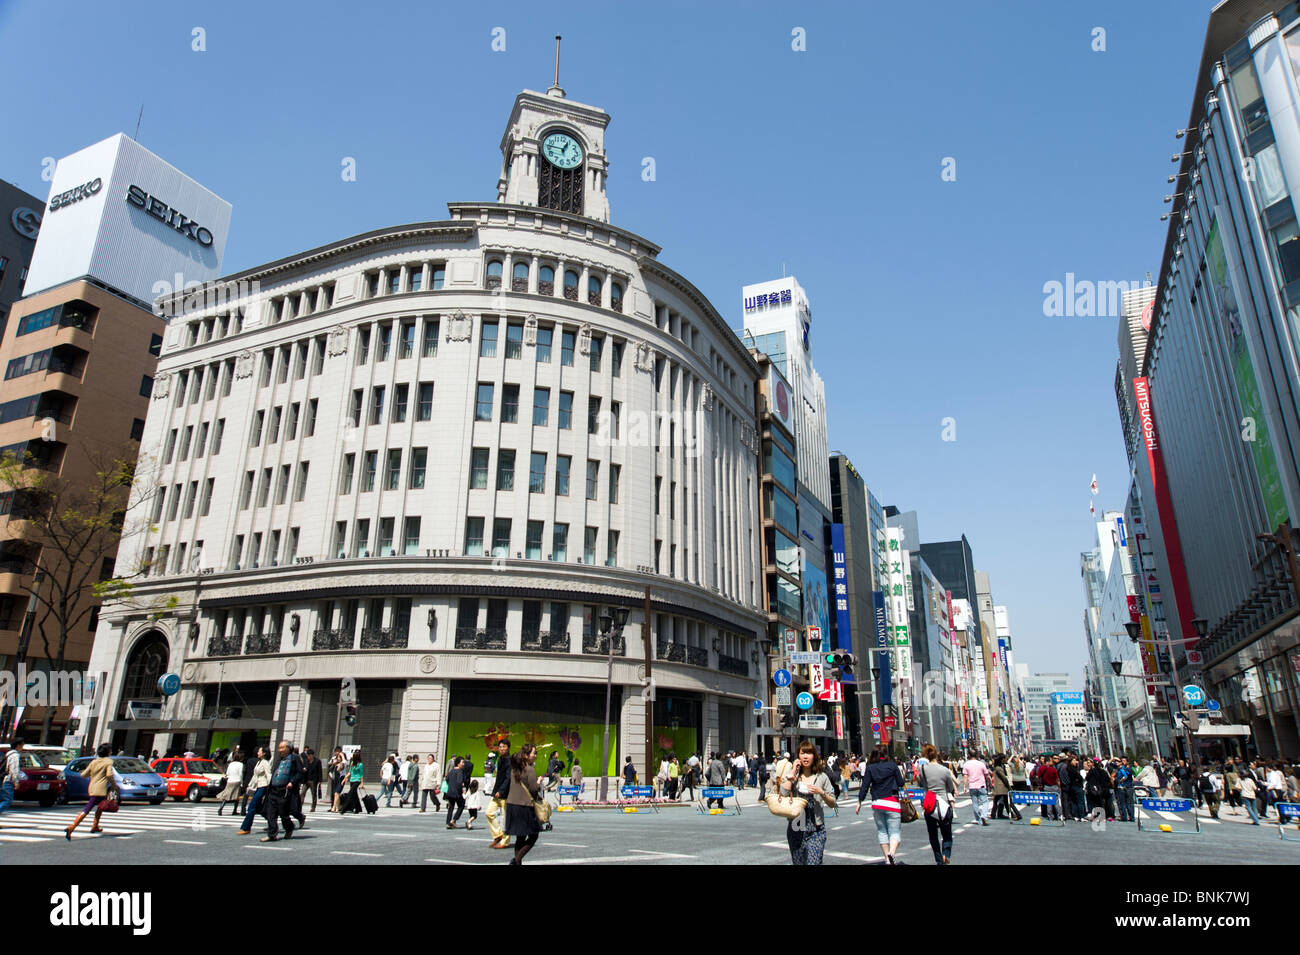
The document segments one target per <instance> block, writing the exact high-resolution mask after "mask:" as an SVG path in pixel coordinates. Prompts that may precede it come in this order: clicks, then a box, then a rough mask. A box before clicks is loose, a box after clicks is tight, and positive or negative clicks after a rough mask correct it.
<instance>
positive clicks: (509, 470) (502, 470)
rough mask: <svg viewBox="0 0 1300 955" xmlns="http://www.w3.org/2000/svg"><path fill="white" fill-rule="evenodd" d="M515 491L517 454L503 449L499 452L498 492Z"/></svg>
mask: <svg viewBox="0 0 1300 955" xmlns="http://www.w3.org/2000/svg"><path fill="white" fill-rule="evenodd" d="M514 489H515V452H514V451H510V450H507V449H505V448H502V449H501V450H499V451H498V452H497V490H498V491H513V490H514Z"/></svg>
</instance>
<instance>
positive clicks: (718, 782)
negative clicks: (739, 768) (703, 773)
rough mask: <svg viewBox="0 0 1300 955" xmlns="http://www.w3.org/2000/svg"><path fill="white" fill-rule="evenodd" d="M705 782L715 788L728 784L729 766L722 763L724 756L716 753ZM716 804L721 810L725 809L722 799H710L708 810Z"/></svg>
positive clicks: (710, 763) (710, 761)
mask: <svg viewBox="0 0 1300 955" xmlns="http://www.w3.org/2000/svg"><path fill="white" fill-rule="evenodd" d="M705 782H706V783H708V785H710V786H713V787H717V786H725V785H726V784H727V764H726V763H724V762H723V761H722V756H721V755H720V754H718V753H714V754H713V758H712V759H711V760H709V774H708V777H707V778H706V779H705ZM715 802H716V803H717V804H718V808H719V809H723V808H725V807H724V806H723V804H722V800H721V799H710V800H709V801H708V804H707V806H706V808H711V807H712V806H713V804H714V803H715Z"/></svg>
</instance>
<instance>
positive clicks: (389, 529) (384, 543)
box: [334, 517, 420, 560]
mask: <svg viewBox="0 0 1300 955" xmlns="http://www.w3.org/2000/svg"><path fill="white" fill-rule="evenodd" d="M401 526H402V536H401V537H400V538H397V539H396V543H394V536H393V535H394V533H395V532H396V529H397V518H395V517H381V518H379V520H377V521H375V522H374V536H373V537H372V536H371V521H370V519H369V518H364V517H363V518H361V519H359V520H358V521H357V522H356V524H355V529H354V532H353V535H352V549H351V551H349V550H348V548H347V533H348V522H347V521H336V522H335V524H334V556H335V557H336V558H338V559H340V560H342V559H344V558H346V557H371V556H379V557H392V556H394V555H396V554H418V553H419V552H420V519H419V518H418V517H407V518H403V519H402V525H401ZM372 548H373V550H372Z"/></svg>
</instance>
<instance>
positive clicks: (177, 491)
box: [167, 484, 181, 521]
mask: <svg viewBox="0 0 1300 955" xmlns="http://www.w3.org/2000/svg"><path fill="white" fill-rule="evenodd" d="M180 503H181V486H180V485H179V484H177V485H175V486H174V487H173V488H172V493H171V497H170V498H168V500H167V520H169V521H174V520H176V512H177V510H178V509H179V508H180Z"/></svg>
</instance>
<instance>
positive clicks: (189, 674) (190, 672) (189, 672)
mask: <svg viewBox="0 0 1300 955" xmlns="http://www.w3.org/2000/svg"><path fill="white" fill-rule="evenodd" d="M198 672H199V668H198V666H197V665H196V664H193V663H187V664H185V668H184V669H183V670H181V676H183V677H184V678H185V682H186V683H189V682H190V681H191V680H193V679H194V674H196V673H198Z"/></svg>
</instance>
